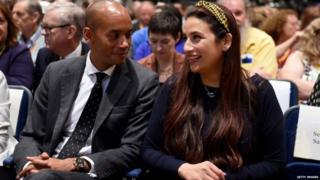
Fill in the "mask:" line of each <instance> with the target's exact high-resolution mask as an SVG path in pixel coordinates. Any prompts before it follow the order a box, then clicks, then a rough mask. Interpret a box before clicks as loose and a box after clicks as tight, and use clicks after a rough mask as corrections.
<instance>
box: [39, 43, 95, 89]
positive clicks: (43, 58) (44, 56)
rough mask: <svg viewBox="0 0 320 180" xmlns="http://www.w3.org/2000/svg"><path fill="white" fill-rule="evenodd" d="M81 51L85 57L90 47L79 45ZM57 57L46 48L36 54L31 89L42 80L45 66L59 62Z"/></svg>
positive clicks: (84, 44) (83, 44)
mask: <svg viewBox="0 0 320 180" xmlns="http://www.w3.org/2000/svg"><path fill="white" fill-rule="evenodd" d="M81 44H82V49H81V55H85V54H87V53H88V51H89V50H90V47H89V46H88V45H87V44H86V43H81ZM59 58H60V57H59V55H57V54H55V53H53V52H52V51H50V50H49V49H48V48H46V47H44V48H41V49H40V50H39V52H38V55H37V59H36V65H35V70H34V84H33V89H34V90H36V89H37V87H38V85H39V83H40V80H41V78H42V75H43V73H44V72H45V70H46V68H47V66H48V65H49V64H50V63H52V62H55V61H58V60H59Z"/></svg>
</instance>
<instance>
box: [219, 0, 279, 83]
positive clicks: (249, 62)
mask: <svg viewBox="0 0 320 180" xmlns="http://www.w3.org/2000/svg"><path fill="white" fill-rule="evenodd" d="M217 2H218V3H219V4H221V5H223V6H225V7H227V8H228V9H229V10H230V11H231V12H232V13H233V16H234V17H235V19H236V20H237V24H238V26H239V29H240V33H241V46H240V48H241V56H242V58H241V62H242V67H243V68H245V69H246V70H248V71H250V73H251V74H252V75H253V74H255V73H257V74H259V75H261V76H262V77H264V78H275V77H276V75H277V72H278V62H277V57H276V46H275V44H274V41H273V39H272V38H271V36H269V35H268V34H267V33H265V32H263V31H262V30H260V29H257V28H254V27H252V26H251V25H250V22H249V19H248V14H247V12H249V11H248V10H249V7H248V6H249V1H248V0H217Z"/></svg>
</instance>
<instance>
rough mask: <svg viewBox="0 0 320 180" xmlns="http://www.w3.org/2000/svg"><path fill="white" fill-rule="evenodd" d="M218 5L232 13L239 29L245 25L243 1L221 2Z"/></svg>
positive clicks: (222, 0)
mask: <svg viewBox="0 0 320 180" xmlns="http://www.w3.org/2000/svg"><path fill="white" fill-rule="evenodd" d="M220 4H222V5H223V6H225V7H226V8H228V9H229V10H230V11H231V12H232V14H233V16H234V17H235V19H236V21H237V24H238V26H239V27H243V26H244V25H245V22H246V18H247V14H246V7H245V2H244V0H221V1H220Z"/></svg>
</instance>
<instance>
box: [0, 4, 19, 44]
mask: <svg viewBox="0 0 320 180" xmlns="http://www.w3.org/2000/svg"><path fill="white" fill-rule="evenodd" d="M0 11H1V12H2V14H3V16H4V18H5V20H6V21H7V23H8V29H7V31H8V35H7V38H6V41H5V45H6V47H7V48H8V47H11V46H14V45H15V44H16V43H17V34H18V31H19V30H18V28H17V27H16V25H15V24H14V22H13V19H12V13H11V11H10V10H9V8H8V7H7V6H6V5H5V4H4V3H2V2H0Z"/></svg>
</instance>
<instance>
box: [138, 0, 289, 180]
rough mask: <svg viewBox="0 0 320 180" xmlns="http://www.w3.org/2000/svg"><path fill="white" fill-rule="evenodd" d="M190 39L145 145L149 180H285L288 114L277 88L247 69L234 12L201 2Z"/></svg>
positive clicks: (190, 22)
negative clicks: (282, 106) (284, 123)
mask: <svg viewBox="0 0 320 180" xmlns="http://www.w3.org/2000/svg"><path fill="white" fill-rule="evenodd" d="M184 32H185V33H186V37H187V40H186V44H185V56H186V58H185V60H186V63H184V66H183V68H182V72H181V73H179V74H177V76H176V77H174V78H170V79H169V80H168V81H167V82H166V83H165V84H164V85H163V86H162V89H161V91H160V94H159V97H158V98H157V100H156V102H155V105H154V108H153V110H152V114H151V119H150V122H149V127H148V130H147V133H146V136H145V141H144V144H143V146H142V150H141V153H142V159H143V162H144V163H145V165H146V166H147V168H148V169H149V173H147V175H146V176H147V177H146V179H152V180H156V179H256V180H260V179H277V178H279V179H280V178H281V176H282V171H283V170H284V165H285V159H284V141H283V139H284V136H283V117H282V116H283V115H282V112H281V109H280V106H279V104H278V101H277V98H276V96H275V93H274V91H273V89H272V86H271V85H270V84H269V82H268V81H267V80H265V79H263V78H262V77H260V76H259V75H254V76H252V77H249V75H248V73H247V72H246V71H245V70H243V69H242V68H241V64H240V58H241V57H240V34H239V30H238V28H237V23H236V20H235V19H234V17H233V16H232V13H231V12H230V11H229V10H227V9H226V8H224V7H223V6H220V5H218V4H214V3H212V2H207V1H199V2H198V3H197V4H196V8H195V9H194V10H192V11H190V12H189V13H188V14H187V15H186V22H185V24H184Z"/></svg>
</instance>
